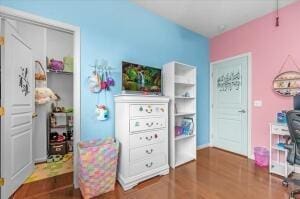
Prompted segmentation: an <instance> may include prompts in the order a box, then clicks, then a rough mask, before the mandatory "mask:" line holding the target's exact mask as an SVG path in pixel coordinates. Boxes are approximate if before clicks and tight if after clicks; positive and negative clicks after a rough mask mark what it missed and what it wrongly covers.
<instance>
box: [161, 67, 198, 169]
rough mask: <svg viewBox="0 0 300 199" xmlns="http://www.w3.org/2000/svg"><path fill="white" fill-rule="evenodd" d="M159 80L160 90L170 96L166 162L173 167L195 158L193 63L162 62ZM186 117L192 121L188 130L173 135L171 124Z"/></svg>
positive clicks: (194, 85) (177, 122)
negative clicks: (160, 78)
mask: <svg viewBox="0 0 300 199" xmlns="http://www.w3.org/2000/svg"><path fill="white" fill-rule="evenodd" d="M163 82H164V85H163V86H164V88H163V90H164V94H165V95H166V96H169V97H170V99H171V100H170V106H169V107H170V109H169V120H170V128H169V131H170V132H169V143H170V144H169V164H170V166H171V167H172V168H173V169H174V168H175V167H177V166H180V165H182V164H185V163H187V162H189V161H192V160H195V159H196V140H197V136H196V132H197V131H196V122H197V118H196V96H197V95H196V67H194V66H189V65H187V64H182V63H178V62H171V63H168V64H165V65H164V66H163ZM185 96H190V97H185ZM186 118H188V119H186ZM186 120H190V121H191V120H192V121H193V130H192V132H191V133H190V134H181V135H180V134H179V135H177V136H176V135H175V127H176V126H177V127H178V126H181V127H182V123H183V122H184V121H186ZM177 129H178V128H177Z"/></svg>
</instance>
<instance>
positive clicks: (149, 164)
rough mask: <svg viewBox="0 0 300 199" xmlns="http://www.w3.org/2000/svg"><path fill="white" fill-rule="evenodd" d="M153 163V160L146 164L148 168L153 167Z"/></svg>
mask: <svg viewBox="0 0 300 199" xmlns="http://www.w3.org/2000/svg"><path fill="white" fill-rule="evenodd" d="M152 165H153V162H150V163H147V164H145V166H146V167H148V168H150V167H152Z"/></svg>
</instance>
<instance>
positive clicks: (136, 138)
mask: <svg viewBox="0 0 300 199" xmlns="http://www.w3.org/2000/svg"><path fill="white" fill-rule="evenodd" d="M166 136H167V134H166V132H164V131H163V130H160V131H153V132H147V133H138V134H131V135H130V138H129V144H130V148H131V149H132V148H136V147H142V146H148V145H150V144H156V143H160V142H163V141H164V140H165V139H166Z"/></svg>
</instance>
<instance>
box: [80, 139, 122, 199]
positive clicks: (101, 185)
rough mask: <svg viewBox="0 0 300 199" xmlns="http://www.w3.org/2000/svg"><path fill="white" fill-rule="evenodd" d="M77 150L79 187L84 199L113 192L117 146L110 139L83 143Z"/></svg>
mask: <svg viewBox="0 0 300 199" xmlns="http://www.w3.org/2000/svg"><path fill="white" fill-rule="evenodd" d="M78 149H79V175H78V177H79V187H80V190H81V193H82V196H83V198H84V199H88V198H92V197H96V196H98V195H100V194H103V193H106V192H109V191H113V190H114V188H115V182H116V173H117V162H118V151H119V144H118V143H117V142H115V141H114V139H112V138H108V139H105V140H93V141H83V142H80V143H79V144H78Z"/></svg>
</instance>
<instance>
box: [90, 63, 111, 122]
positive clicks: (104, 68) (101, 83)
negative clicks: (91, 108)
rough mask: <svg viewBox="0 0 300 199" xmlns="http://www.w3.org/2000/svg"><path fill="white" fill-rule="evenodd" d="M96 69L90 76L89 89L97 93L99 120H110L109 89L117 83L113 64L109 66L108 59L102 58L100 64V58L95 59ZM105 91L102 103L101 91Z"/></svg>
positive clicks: (96, 110)
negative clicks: (113, 74) (113, 73)
mask: <svg viewBox="0 0 300 199" xmlns="http://www.w3.org/2000/svg"><path fill="white" fill-rule="evenodd" d="M91 67H92V68H93V69H94V70H93V72H92V74H91V76H89V77H88V82H89V90H90V91H91V92H92V93H95V94H96V95H97V104H96V109H95V113H96V115H97V120H100V121H105V120H108V118H109V117H108V116H109V111H108V108H107V105H106V104H107V94H106V92H107V91H110V88H111V87H113V86H114V85H115V80H114V79H113V77H112V75H111V70H112V69H113V68H112V67H111V66H108V62H107V61H106V60H102V61H101V64H98V60H96V61H95V65H93V66H91ZM101 92H104V101H105V102H104V104H101V103H100V97H101V96H100V93H101Z"/></svg>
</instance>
